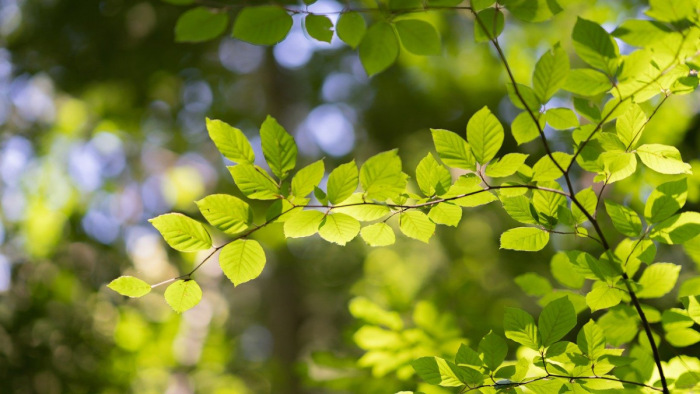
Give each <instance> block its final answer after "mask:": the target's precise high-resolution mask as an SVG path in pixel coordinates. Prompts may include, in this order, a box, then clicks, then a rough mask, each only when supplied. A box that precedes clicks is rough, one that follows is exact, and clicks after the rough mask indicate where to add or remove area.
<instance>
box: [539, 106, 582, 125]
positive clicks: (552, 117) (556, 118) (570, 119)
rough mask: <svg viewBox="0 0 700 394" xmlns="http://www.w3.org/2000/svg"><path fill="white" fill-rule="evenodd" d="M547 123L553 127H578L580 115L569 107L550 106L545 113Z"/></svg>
mask: <svg viewBox="0 0 700 394" xmlns="http://www.w3.org/2000/svg"><path fill="white" fill-rule="evenodd" d="M545 118H546V119H547V123H548V124H549V125H550V126H552V128H553V129H557V130H567V129H572V128H574V127H578V125H579V123H578V116H576V114H575V113H574V111H572V110H570V109H568V108H550V109H548V110H547V112H546V113H545Z"/></svg>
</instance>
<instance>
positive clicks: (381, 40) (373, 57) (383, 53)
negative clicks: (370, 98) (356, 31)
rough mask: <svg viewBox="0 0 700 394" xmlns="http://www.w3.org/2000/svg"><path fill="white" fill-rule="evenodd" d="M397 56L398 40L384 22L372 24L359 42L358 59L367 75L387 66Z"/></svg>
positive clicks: (392, 62)
mask: <svg viewBox="0 0 700 394" xmlns="http://www.w3.org/2000/svg"><path fill="white" fill-rule="evenodd" d="M398 56H399V40H398V39H397V38H396V34H395V33H394V29H393V28H392V27H391V25H390V24H388V23H386V22H377V23H375V24H374V25H372V26H371V27H370V28H369V30H367V34H365V36H364V38H363V39H362V42H360V61H361V62H362V66H363V67H364V68H365V71H366V72H367V75H369V76H372V75H374V74H377V73H380V72H382V71H384V70H386V69H387V68H389V66H391V65H392V64H394V62H395V61H396V58H397V57H398Z"/></svg>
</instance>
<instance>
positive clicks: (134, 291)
mask: <svg viewBox="0 0 700 394" xmlns="http://www.w3.org/2000/svg"><path fill="white" fill-rule="evenodd" d="M107 287H109V288H110V289H112V290H114V291H116V292H117V293H119V294H121V295H123V296H127V297H132V298H138V297H143V296H145V295H146V294H148V293H150V292H151V285H149V284H148V283H146V282H144V281H142V280H141V279H139V278H134V277H133V276H120V277H118V278H117V279H115V280H113V281H111V282H109V284H108V285H107Z"/></svg>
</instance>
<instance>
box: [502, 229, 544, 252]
mask: <svg viewBox="0 0 700 394" xmlns="http://www.w3.org/2000/svg"><path fill="white" fill-rule="evenodd" d="M547 242H549V233H548V232H547V231H545V230H542V229H539V228H537V227H516V228H512V229H510V230H508V231H506V232H505V233H503V234H501V249H510V250H523V251H527V252H536V251H538V250H542V249H543V248H544V247H545V246H546V245H547Z"/></svg>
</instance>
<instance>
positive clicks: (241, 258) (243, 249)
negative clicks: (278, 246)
mask: <svg viewBox="0 0 700 394" xmlns="http://www.w3.org/2000/svg"><path fill="white" fill-rule="evenodd" d="M219 265H220V266H221V270H222V271H223V272H224V274H225V275H226V277H227V278H229V280H231V282H233V285H234V286H238V285H240V284H241V283H245V282H248V281H250V280H253V279H255V278H257V277H258V276H260V274H261V273H262V271H263V268H265V251H263V248H262V246H260V244H259V243H258V241H255V240H252V239H237V240H235V241H233V242H231V243H230V244H228V245H226V246H224V248H223V249H222V250H221V254H220V255H219Z"/></svg>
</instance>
